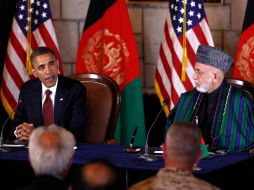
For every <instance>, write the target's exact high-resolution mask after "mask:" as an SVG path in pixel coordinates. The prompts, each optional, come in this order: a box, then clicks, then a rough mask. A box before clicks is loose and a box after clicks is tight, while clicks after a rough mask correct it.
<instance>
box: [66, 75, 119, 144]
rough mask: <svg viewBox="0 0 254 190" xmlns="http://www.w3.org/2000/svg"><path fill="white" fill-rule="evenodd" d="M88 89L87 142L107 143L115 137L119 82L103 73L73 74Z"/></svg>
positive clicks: (72, 76) (73, 77)
mask: <svg viewBox="0 0 254 190" xmlns="http://www.w3.org/2000/svg"><path fill="white" fill-rule="evenodd" d="M70 78H72V79H75V80H78V81H80V82H81V83H82V84H83V85H85V87H86V89H87V102H86V104H87V117H86V118H87V126H86V130H85V141H86V142H87V143H96V144H99V143H105V142H106V141H107V140H109V139H112V138H113V137H114V132H115V128H116V123H117V117H118V113H119V109H120V92H119V88H118V85H117V83H116V82H115V81H114V80H113V79H111V78H110V77H107V76H105V75H101V74H97V73H96V74H95V73H82V74H73V75H71V76H70Z"/></svg>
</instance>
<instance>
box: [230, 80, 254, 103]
mask: <svg viewBox="0 0 254 190" xmlns="http://www.w3.org/2000/svg"><path fill="white" fill-rule="evenodd" d="M227 82H228V83H229V84H231V85H233V86H236V87H238V88H241V89H242V90H243V91H244V92H246V94H247V95H248V96H249V97H250V99H251V100H252V101H254V85H253V84H251V83H249V82H247V81H243V80H239V79H233V78H228V79H227Z"/></svg>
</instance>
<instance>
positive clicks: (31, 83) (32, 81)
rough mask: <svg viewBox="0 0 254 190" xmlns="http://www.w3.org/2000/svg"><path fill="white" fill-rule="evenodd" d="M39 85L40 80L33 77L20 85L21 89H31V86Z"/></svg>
mask: <svg viewBox="0 0 254 190" xmlns="http://www.w3.org/2000/svg"><path fill="white" fill-rule="evenodd" d="M38 85H40V80H39V79H38V78H33V79H30V80H28V81H26V82H24V83H23V84H22V86H21V90H22V89H23V90H29V89H31V87H36V86H38Z"/></svg>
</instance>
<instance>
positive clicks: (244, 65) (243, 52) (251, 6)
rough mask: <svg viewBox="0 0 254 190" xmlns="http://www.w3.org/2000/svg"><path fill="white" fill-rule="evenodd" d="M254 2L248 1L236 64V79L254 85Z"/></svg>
mask: <svg viewBox="0 0 254 190" xmlns="http://www.w3.org/2000/svg"><path fill="white" fill-rule="evenodd" d="M253 10H254V1H253V0H248V3H247V7H246V12H245V18H244V22H243V29H242V34H241V37H240V40H239V43H238V50H237V54H236V58H235V62H234V78H237V79H241V80H245V81H248V82H251V83H254V51H253V50H254V11H253Z"/></svg>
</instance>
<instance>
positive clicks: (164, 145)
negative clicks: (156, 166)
mask: <svg viewBox="0 0 254 190" xmlns="http://www.w3.org/2000/svg"><path fill="white" fill-rule="evenodd" d="M161 149H162V156H163V159H164V160H166V158H167V148H166V144H165V143H163V144H162V145H161Z"/></svg>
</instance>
